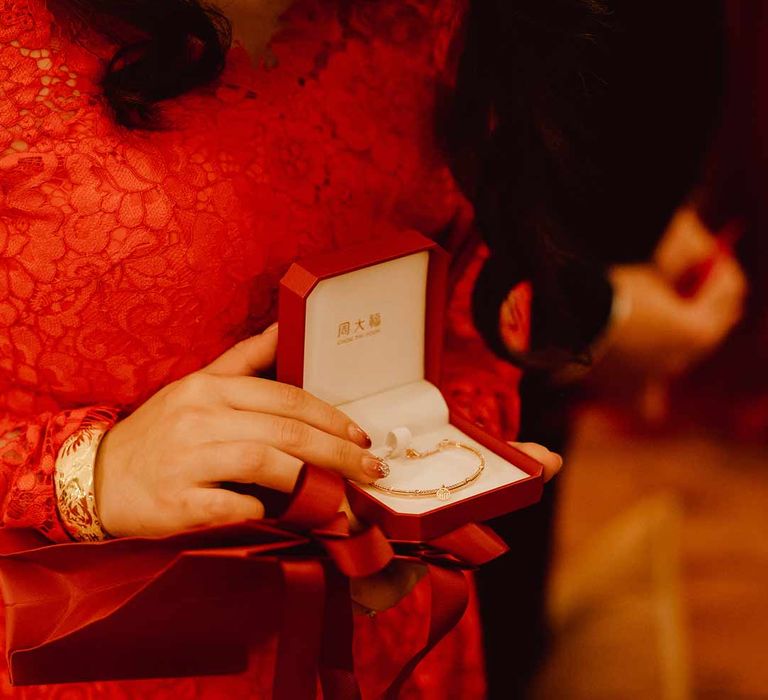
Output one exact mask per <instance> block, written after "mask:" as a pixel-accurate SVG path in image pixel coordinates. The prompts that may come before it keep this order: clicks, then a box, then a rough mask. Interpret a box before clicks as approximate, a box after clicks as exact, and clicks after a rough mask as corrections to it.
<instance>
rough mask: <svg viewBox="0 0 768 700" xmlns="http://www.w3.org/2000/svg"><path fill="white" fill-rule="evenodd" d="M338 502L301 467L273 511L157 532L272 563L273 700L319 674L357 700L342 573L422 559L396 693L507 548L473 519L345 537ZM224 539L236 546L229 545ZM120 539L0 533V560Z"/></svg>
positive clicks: (306, 686)
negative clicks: (416, 620)
mask: <svg viewBox="0 0 768 700" xmlns="http://www.w3.org/2000/svg"><path fill="white" fill-rule="evenodd" d="M343 498H344V482H343V481H342V479H341V478H340V477H338V476H337V475H335V474H333V473H331V472H329V471H327V470H323V469H319V468H316V467H312V466H305V467H304V468H303V469H302V473H301V474H300V476H299V479H298V481H297V483H296V486H295V488H294V492H293V494H292V496H291V500H290V502H289V505H288V507H287V509H286V511H285V513H284V514H283V515H282V516H281V517H279V518H277V519H265V520H262V521H251V522H249V523H247V524H244V525H242V526H223V527H219V528H208V529H206V530H198V531H193V532H189V533H180V534H178V535H173V536H171V537H169V538H161V540H162V541H164V542H165V543H166V544H167V545H168V546H169V547H170V546H173V547H177V548H178V552H179V554H180V555H181V553H182V552H183V554H184V555H185V556H205V557H215V556H222V557H247V558H251V557H258V558H267V559H274V560H275V561H276V562H277V564H278V566H279V567H280V572H281V574H282V580H283V591H282V600H283V605H282V619H281V622H280V628H279V630H277V634H278V648H277V656H276V661H275V677H274V684H273V698H274V699H275V700H310V699H311V700H314V699H315V698H316V696H317V683H318V680H319V682H320V685H321V687H322V689H323V697H324V700H359V698H360V688H359V686H358V683H357V681H356V679H355V674H354V665H353V658H352V637H353V620H352V605H351V599H350V596H349V579H350V578H359V577H367V576H371V575H373V574H376V573H378V572H380V571H382V570H383V569H385V568H386V567H387V566H388V565H389V564H390V563H391V562H392V561H393V559H395V558H398V559H403V560H407V561H413V562H422V563H425V564H427V571H428V577H429V579H430V582H431V590H432V596H431V616H430V623H429V631H428V634H427V638H426V640H425V642H424V644H423V645H422V647H421V648H420V649H419V651H418V652H417V653H416V654H415V655H414V656H413V657H412V658H411V659H410V660H408V661H407V662H406V663H405V664H404V666H403V667H402V669H401V670H400V671H398V672H397V674H396V675H395V678H394V679H393V681H392V682H391V684H390V685H389V687H388V688H387V689H386V690H385V691H384V693H383V695H382V699H383V700H391V699H394V698H396V697H397V695H398V694H399V692H400V690H401V688H402V686H403V684H404V683H405V681H406V680H407V678H408V677H409V676H410V675H411V673H412V672H413V670H414V669H415V668H416V666H417V665H418V663H419V662H420V661H421V659H423V658H424V656H426V654H427V653H429V651H430V650H431V649H432V648H433V647H434V646H435V644H437V642H438V641H440V639H442V638H443V637H444V636H445V634H447V633H448V632H449V631H450V630H451V629H452V628H453V627H454V626H455V625H456V624H457V622H458V621H459V620H460V618H461V616H462V614H463V613H464V610H465V608H466V605H467V600H468V591H467V584H466V578H465V576H464V573H463V570H465V569H472V568H475V567H477V566H479V565H481V564H484V563H486V562H487V561H490V560H491V559H494V558H496V557H498V556H499V555H501V554H503V553H504V552H505V551H506V549H507V548H506V546H505V545H504V543H503V542H502V541H501V540H500V539H499V538H498V537H497V536H496V535H495V534H494V533H493V532H492V531H491V530H490V529H489V528H487V527H484V526H480V525H474V524H470V525H465V526H464V527H462V528H459V529H458V530H455V531H454V532H452V533H449V534H447V535H445V536H443V537H440V538H437V539H435V540H433V541H431V542H427V543H407V542H398V541H390V540H388V539H387V538H386V537H385V536H384V534H383V533H382V531H381V530H380V529H379V528H378V527H377V526H375V525H373V526H371V527H368V528H366V529H364V530H362V531H360V532H354V533H353V532H351V531H350V526H349V521H348V519H347V517H346V515H344V514H343V513H340V512H339V508H340V506H341V503H342V501H343ZM230 533H232V536H231V537H229V538H228V537H227V536H228V535H230ZM135 539H140V538H135ZM249 540H250V541H249ZM157 541H158V540H154V542H155V543H157ZM233 541H234V542H238V544H234V545H231V544H230V542H233ZM127 542H128V538H125V539H122V540H120V539H118V540H112V541H108V542H102V543H96V544H89V543H70V544H50V543H48V541H47V540H44V539H43V538H42V537H41V536H39V535H38V534H37V533H34V532H30V531H23V530H15V531H13V530H8V529H6V530H4V531H2V530H0V564H2V565H3V566H5V565H6V563H7V565H10V566H12V565H17V566H18V565H19V561H21V564H22V565H23V564H24V563H25V560H27V559H29V562H28V564H29V565H30V566H32V567H35V566H41V565H42V566H43V567H45V566H46V560H47V559H49V558H51V557H53V558H56V557H57V556H59V555H60V554H63V552H60V550H61V549H62V548H65V547H76V548H80V549H81V550H82V551H81V554H88V555H90V557H89V558H93V557H96V558H98V549H95V548H98V547H110V548H117V549H119V548H120V547H124V546H125V545H126V543H127ZM82 548H88V549H82ZM33 561H35V562H37V563H33ZM14 563H15V564H14ZM0 569H2V567H0ZM159 573H162V570H160V571H159V572H158V574H159ZM14 614H15V613H14V609H13V607H11V608H9V609H8V627H9V629H11V628H13V625H14V624H15V620H14Z"/></svg>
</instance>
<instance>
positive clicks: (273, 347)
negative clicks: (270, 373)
mask: <svg viewBox="0 0 768 700" xmlns="http://www.w3.org/2000/svg"><path fill="white" fill-rule="evenodd" d="M276 354H277V324H276V323H273V324H272V325H271V326H270V327H269V328H267V329H266V330H265V331H264V332H263V333H261V334H260V335H253V336H251V337H250V338H245V339H244V340H241V341H240V342H239V343H237V344H236V345H233V346H232V347H231V348H230V349H229V350H227V351H226V352H224V353H222V354H221V355H219V356H218V357H217V358H216V359H215V360H214V361H213V362H211V364H209V365H208V366H207V367H204V368H203V369H202V371H203V372H207V373H208V374H220V375H227V376H235V375H240V376H242V375H252V374H257V373H258V372H262V371H263V370H265V369H268V368H269V367H271V366H272V365H273V364H274V362H275V356H276Z"/></svg>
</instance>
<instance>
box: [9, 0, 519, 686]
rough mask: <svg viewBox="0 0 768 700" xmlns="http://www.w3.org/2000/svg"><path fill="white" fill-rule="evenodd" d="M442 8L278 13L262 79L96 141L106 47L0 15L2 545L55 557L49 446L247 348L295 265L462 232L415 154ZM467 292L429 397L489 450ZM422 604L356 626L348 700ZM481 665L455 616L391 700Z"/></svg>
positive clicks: (405, 647) (39, 1)
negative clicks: (7, 533) (343, 251)
mask: <svg viewBox="0 0 768 700" xmlns="http://www.w3.org/2000/svg"><path fill="white" fill-rule="evenodd" d="M463 5H464V3H463V1H462V0H409V1H408V2H405V1H403V0H381V1H380V2H375V3H374V2H371V3H352V4H351V6H350V8H351V9H350V10H349V11H348V12H346V13H345V14H344V17H343V21H342V19H341V18H340V12H339V9H338V7H337V5H336V3H335V2H333V1H332V0H299V1H298V2H297V3H296V4H295V6H294V7H293V9H292V10H291V11H290V13H289V15H288V16H287V18H286V22H285V28H284V29H283V30H282V31H281V33H280V34H279V36H277V37H276V38H275V40H274V41H273V44H272V52H273V54H274V58H275V60H274V61H272V62H270V65H269V66H266V65H262V66H259V67H258V68H253V67H251V65H250V64H249V61H248V58H247V56H246V54H245V52H244V51H243V50H242V49H239V48H236V49H233V50H232V51H231V53H230V55H229V58H228V63H227V67H226V69H225V72H224V75H223V77H222V78H221V80H220V81H218V82H217V84H216V85H214V86H212V87H210V88H207V89H201V90H197V91H195V92H194V93H192V94H188V95H185V96H183V97H181V98H179V99H176V100H173V101H170V102H168V103H167V104H166V105H165V107H164V116H165V119H166V121H167V122H168V123H169V124H170V125H172V128H169V129H167V130H165V131H160V132H141V131H127V130H125V129H123V128H121V127H119V126H117V125H115V123H114V122H113V120H112V119H111V118H110V114H109V112H108V110H107V109H106V108H105V105H104V102H103V100H102V98H101V94H100V90H99V87H98V84H97V82H98V76H99V75H100V73H101V71H102V68H103V61H104V58H105V57H106V56H108V55H109V47H108V46H104V45H100V43H99V41H98V40H97V39H96V38H95V37H89V36H87V35H83V34H81V35H80V37H79V38H78V39H77V40H75V39H73V36H74V35H73V32H72V31H70V29H71V28H70V27H68V26H67V24H66V22H65V21H62V18H57V20H54V19H53V17H52V16H51V14H50V13H49V11H48V10H47V9H46V5H45V2H44V0H0V460H1V462H2V470H0V506H1V508H0V517H1V518H2V523H3V525H4V526H6V527H35V528H38V529H39V530H41V531H43V532H44V533H46V535H48V536H49V537H50V538H51V539H54V540H65V539H66V535H65V533H64V531H63V530H62V527H61V524H60V522H59V520H58V517H57V512H56V506H55V502H54V493H53V486H52V479H51V475H52V469H53V465H54V459H55V456H56V454H57V451H58V448H59V446H60V445H61V444H62V442H63V441H64V440H65V439H66V437H67V436H68V435H70V434H71V433H72V432H73V431H75V430H76V429H77V428H78V427H79V426H80V425H81V424H82V423H83V421H84V420H88V419H90V418H91V417H93V416H94V415H98V416H101V417H104V416H107V417H110V419H112V420H114V419H115V418H116V416H117V415H118V412H120V411H122V412H129V411H131V410H132V409H134V408H136V407H137V406H139V405H140V404H141V403H142V402H143V401H144V400H146V399H147V398H148V397H149V396H151V395H152V394H153V393H155V392H156V391H157V390H158V389H160V388H161V387H162V386H164V385H165V384H167V383H168V382H170V381H172V380H174V379H177V378H179V377H181V376H183V375H185V374H188V373H189V372H191V371H193V370H195V369H197V368H199V367H200V366H202V365H204V364H206V363H208V362H210V361H211V360H212V359H213V358H215V357H216V356H217V355H219V354H220V353H222V352H223V351H224V350H226V349H227V348H228V347H230V346H231V345H232V344H234V343H235V342H236V341H238V340H239V339H242V338H244V337H246V336H248V335H250V334H253V333H256V332H259V331H260V330H261V329H263V328H264V327H265V326H266V325H268V324H269V323H270V322H271V321H272V320H274V318H275V301H276V294H275V292H276V283H277V280H278V279H279V278H280V276H281V275H282V274H283V272H284V271H285V270H286V268H287V266H288V265H289V264H290V262H291V261H292V260H293V259H294V258H296V257H297V256H299V255H306V254H309V253H315V252H318V251H322V250H328V249H333V248H338V247H341V246H345V245H348V244H351V243H355V242H359V241H364V240H366V239H370V238H373V237H382V236H387V235H388V234H391V233H392V232H395V231H399V230H402V229H417V230H420V231H423V232H425V233H427V234H434V233H435V232H438V231H445V230H448V229H450V228H451V227H453V229H454V230H459V229H461V228H462V227H465V228H467V227H468V225H469V224H470V223H471V219H472V212H471V208H470V207H469V205H468V204H467V202H466V201H465V200H464V199H463V198H462V197H461V195H460V194H459V192H458V190H457V187H456V185H455V183H454V181H453V180H452V178H451V175H450V173H449V170H448V168H447V167H446V165H445V163H444V162H443V160H442V159H441V156H440V153H439V151H438V149H437V147H436V145H435V143H434V141H433V135H432V134H433V123H432V119H433V112H434V102H435V97H434V96H435V89H436V87H437V86H438V84H439V82H440V81H443V80H446V79H448V80H449V79H450V78H449V77H446V75H447V73H449V72H450V71H449V69H448V68H447V63H446V61H447V58H446V57H447V56H448V55H449V46H450V45H451V42H452V38H453V37H454V36H455V34H456V31H457V29H458V28H459V27H460V25H461V21H462V17H463V13H464V7H463ZM474 267H475V268H476V267H477V263H476V262H475V264H474ZM470 288H471V280H470V278H469V277H466V276H465V279H464V282H463V283H462V284H460V285H458V286H457V287H456V289H457V293H456V295H455V298H454V303H453V311H452V315H451V317H450V319H451V320H450V328H449V336H450V337H449V344H448V345H449V350H450V352H449V362H448V363H447V370H446V372H447V374H446V386H447V387H448V389H447V390H448V391H449V392H451V393H453V394H454V396H455V397H456V398H457V399H459V400H460V401H462V402H463V403H464V404H465V405H466V406H467V408H468V409H471V410H472V411H474V413H475V415H476V416H477V417H478V419H481V420H483V421H484V422H485V424H486V425H487V426H488V427H489V429H493V430H495V431H497V432H501V433H503V434H505V435H506V436H507V437H508V438H512V437H513V436H514V432H515V430H516V424H517V423H516V420H517V418H516V416H517V395H516V383H517V374H516V372H515V371H514V370H512V369H511V368H509V367H506V366H503V365H501V364H500V363H496V364H494V363H493V362H487V361H486V358H484V357H483V356H482V355H479V354H478V353H482V352H486V351H485V350H484V349H483V348H482V343H481V341H480V340H479V338H478V337H477V334H476V333H475V331H474V329H473V328H472V326H471V323H470V322H469V318H468V315H467V305H468V293H469V290H470ZM524 326H525V324H524V323H521V325H520V329H521V333H524ZM462 348H463V349H462ZM467 348H469V349H467ZM465 358H466V359H465ZM496 369H498V371H500V372H504V373H506V374H505V375H504V377H503V381H499V376H498V373H497V374H496V375H495V377H494V376H493V374H494V372H495V371H496ZM428 595H429V592H428V591H425V590H424V587H423V586H418V587H417V588H416V590H415V591H414V593H412V594H411V595H409V596H408V597H407V598H406V599H405V600H404V601H403V602H402V603H401V604H400V605H399V606H397V607H396V608H395V609H393V610H391V611H388V612H386V613H383V614H381V615H379V616H378V617H377V618H376V619H374V620H370V619H368V618H360V619H359V620H357V622H356V624H357V632H356V650H355V652H356V659H357V664H358V668H359V675H360V679H361V683H362V685H363V688H364V693H365V694H366V696H373V694H374V693H375V690H376V689H377V688H379V687H380V686H381V685H382V683H383V682H384V681H386V680H387V679H388V678H389V674H390V673H391V670H392V663H393V660H397V659H400V658H403V657H405V656H406V655H407V653H408V652H409V650H411V649H414V648H416V646H417V645H418V643H419V642H420V641H421V640H422V639H423V635H424V633H425V626H424V622H425V612H426V610H427V609H428ZM73 663H87V660H73ZM481 666H482V663H481V653H480V636H479V631H478V617H477V611H476V606H475V603H474V601H473V602H472V603H471V605H470V609H469V610H468V612H467V614H466V615H465V617H464V619H463V621H462V622H461V624H460V625H459V627H458V628H457V629H456V630H455V631H454V632H453V633H451V635H450V636H449V637H448V638H446V639H445V640H444V641H443V642H442V643H441V644H440V645H439V646H438V647H437V648H436V649H435V650H434V651H433V653H432V654H431V655H430V656H429V657H428V658H427V659H425V661H424V662H423V663H422V664H421V666H420V667H419V669H418V670H417V671H416V673H415V674H414V676H413V678H412V680H411V682H410V684H409V686H408V688H407V690H406V691H405V692H404V694H403V696H404V697H419V698H436V699H437V698H440V699H444V698H462V699H469V698H479V697H482V695H483V676H482V670H481ZM270 668H271V658H270V652H269V650H259V651H258V652H254V654H253V662H252V665H251V668H250V670H249V671H248V673H245V674H242V675H238V676H227V677H211V678H186V679H168V680H157V681H132V682H109V683H94V684H81V685H77V684H75V685H68V686H48V687H43V686H40V687H36V688H23V689H16V690H14V689H12V688H11V687H10V686H9V684H8V677H7V672H5V671H3V672H2V674H1V675H0V692H2V693H3V694H4V695H5V696H11V695H12V696H14V697H22V698H48V697H51V698H54V697H67V698H81V697H83V698H85V697H89V698H90V697H98V698H120V699H121V700H122V699H123V698H133V697H135V698H155V699H159V698H165V697H168V698H174V699H183V698H193V697H194V698H219V697H226V698H259V697H267V696H268V690H269V683H270V677H269V669H270Z"/></svg>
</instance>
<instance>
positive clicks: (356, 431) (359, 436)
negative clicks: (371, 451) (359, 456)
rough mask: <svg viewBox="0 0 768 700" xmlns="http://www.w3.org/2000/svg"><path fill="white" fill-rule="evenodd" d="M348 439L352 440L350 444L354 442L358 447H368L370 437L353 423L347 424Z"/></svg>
mask: <svg viewBox="0 0 768 700" xmlns="http://www.w3.org/2000/svg"><path fill="white" fill-rule="evenodd" d="M349 437H351V438H352V442H356V443H357V444H358V445H360V447H366V448H367V447H370V446H371V444H372V443H371V437H370V435H368V433H366V432H365V430H363V429H362V428H361V427H360V426H359V425H355V424H354V423H350V424H349Z"/></svg>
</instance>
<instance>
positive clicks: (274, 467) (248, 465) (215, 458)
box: [190, 440, 303, 493]
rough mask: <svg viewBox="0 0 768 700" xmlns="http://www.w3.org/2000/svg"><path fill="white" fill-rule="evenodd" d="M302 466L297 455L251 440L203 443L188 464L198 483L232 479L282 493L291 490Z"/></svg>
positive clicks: (211, 483)
mask: <svg viewBox="0 0 768 700" xmlns="http://www.w3.org/2000/svg"><path fill="white" fill-rule="evenodd" d="M302 466H303V462H302V461H301V460H300V459H297V458H296V457H292V456H291V455H289V454H286V453H285V452H282V451H280V450H278V449H277V448H275V447H272V446H271V445H264V444H261V443H260V442H257V441H255V440H239V441H235V442H209V443H205V444H203V445H201V446H200V447H199V448H198V449H196V450H195V452H194V453H193V454H192V455H191V458H190V467H191V468H192V469H194V471H195V477H196V479H197V480H198V483H200V484H201V485H204V486H212V485H215V484H220V483H221V482H223V481H232V482H235V483H241V484H259V485H260V486H266V487H267V488H270V489H275V490H276V491H283V492H284V493H290V492H291V491H292V490H293V487H294V486H295V485H296V479H297V478H298V476H299V472H300V471H301V467H302Z"/></svg>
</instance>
